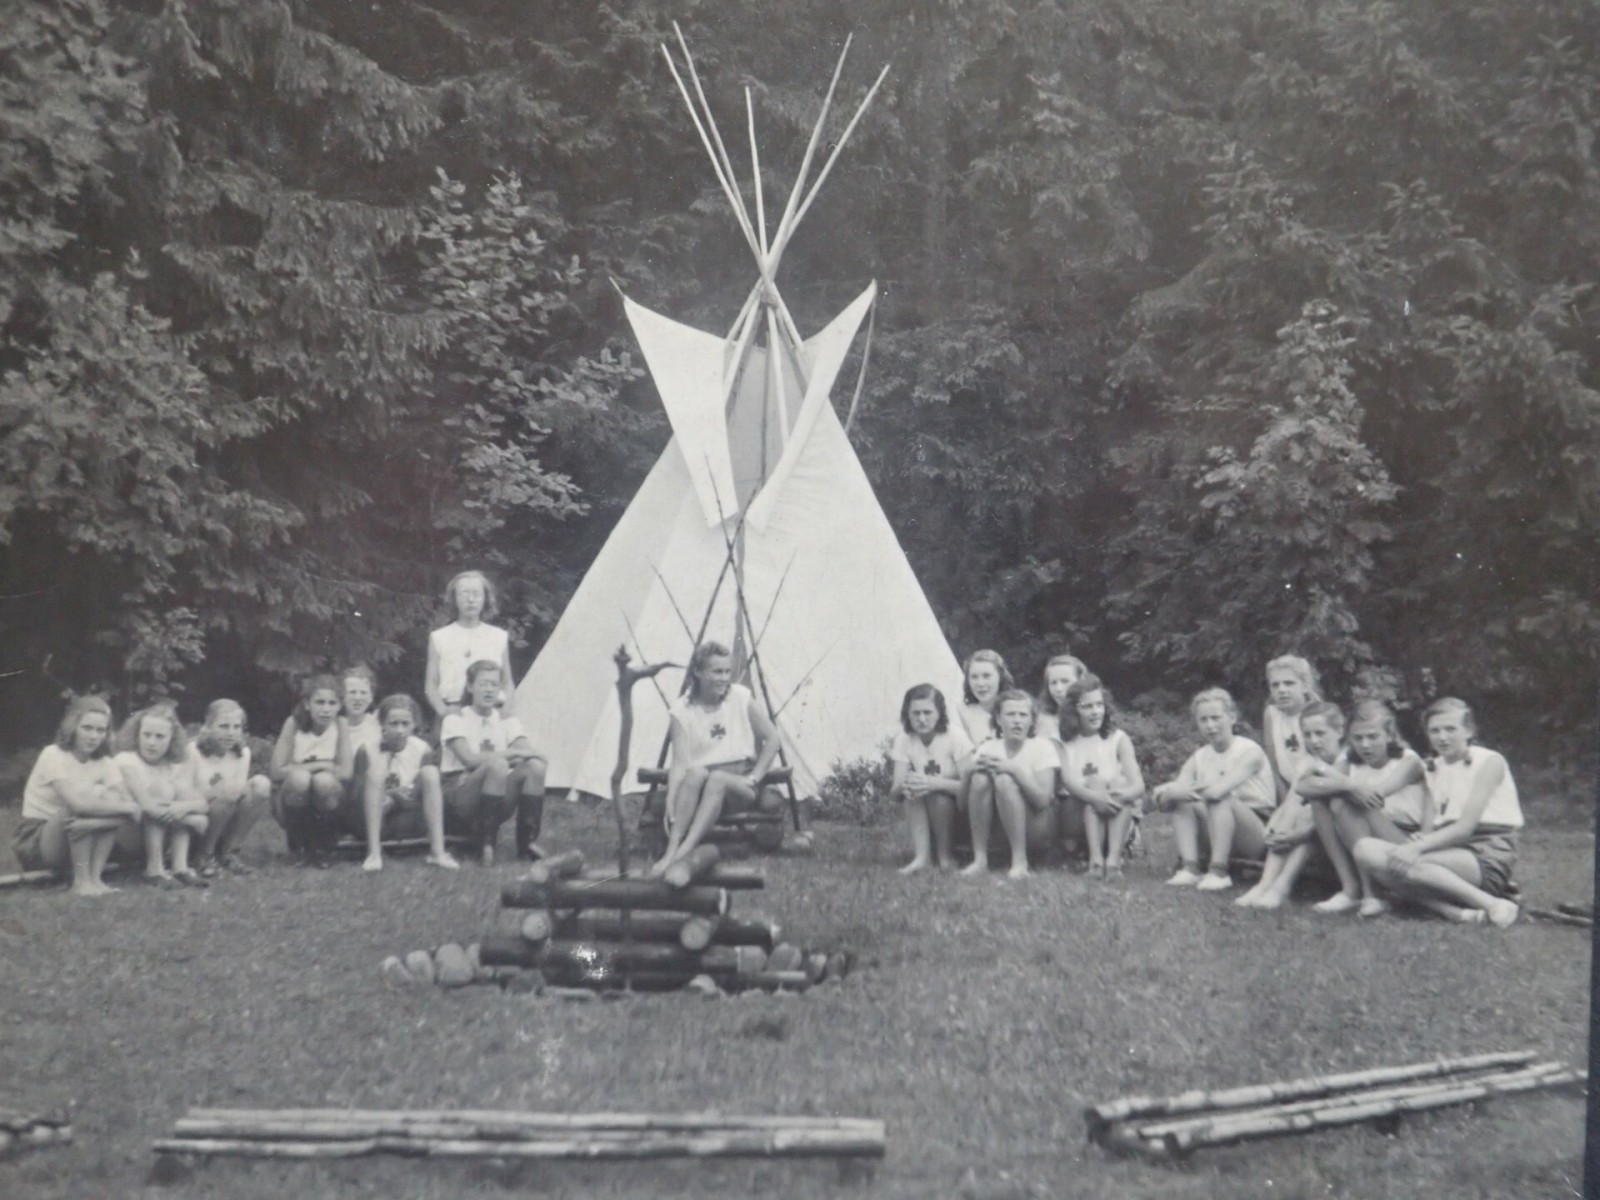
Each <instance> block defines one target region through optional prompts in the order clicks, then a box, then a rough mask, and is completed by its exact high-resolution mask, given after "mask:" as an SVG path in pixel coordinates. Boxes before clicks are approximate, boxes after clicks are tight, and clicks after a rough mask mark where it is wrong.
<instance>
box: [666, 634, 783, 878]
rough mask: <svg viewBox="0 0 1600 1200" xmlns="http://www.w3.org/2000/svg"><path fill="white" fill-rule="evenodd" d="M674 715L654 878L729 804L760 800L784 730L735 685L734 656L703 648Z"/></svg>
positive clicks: (720, 648)
mask: <svg viewBox="0 0 1600 1200" xmlns="http://www.w3.org/2000/svg"><path fill="white" fill-rule="evenodd" d="M684 674H685V679H684V694H683V695H682V696H680V697H679V698H678V699H677V700H676V701H674V702H673V704H672V707H671V708H670V709H669V710H668V719H669V721H670V737H671V740H672V762H671V764H670V765H669V766H668V768H667V810H666V821H667V849H666V853H664V854H663V855H662V856H661V857H660V859H658V860H657V861H656V863H655V865H654V866H652V867H651V868H650V874H651V875H661V874H663V873H664V872H665V871H666V869H667V868H668V867H670V866H671V865H672V864H673V862H674V861H675V860H676V859H678V858H681V857H683V856H684V855H686V854H688V853H689V852H690V851H691V850H693V849H694V848H695V847H696V846H698V845H699V844H700V842H701V840H702V839H703V838H704V837H705V835H706V833H707V832H708V831H709V830H710V829H711V827H712V826H713V825H715V824H716V822H717V818H718V817H720V816H721V815H722V807H723V805H724V803H726V801H727V799H728V797H730V796H737V797H739V798H740V799H742V800H754V799H755V798H756V794H757V792H758V790H759V789H760V787H761V777H762V776H763V775H765V774H766V773H767V771H768V769H769V768H770V767H771V766H772V762H773V759H775V758H776V757H777V755H778V745H779V743H778V731H777V729H776V728H775V727H774V726H773V724H772V721H771V720H770V719H769V718H768V717H767V713H766V710H765V709H764V708H762V707H761V705H759V704H758V703H756V699H755V697H754V696H753V695H751V693H750V689H749V688H747V687H745V686H744V685H743V684H739V683H734V682H733V653H732V652H731V651H730V650H729V649H728V648H727V647H726V646H724V645H722V644H721V643H720V642H701V643H700V645H698V646H696V647H695V650H694V654H693V655H692V656H691V657H690V659H689V669H688V670H687V671H686V672H685V673H684Z"/></svg>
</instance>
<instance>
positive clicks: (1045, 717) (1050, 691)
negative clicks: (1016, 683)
mask: <svg viewBox="0 0 1600 1200" xmlns="http://www.w3.org/2000/svg"><path fill="white" fill-rule="evenodd" d="M1088 673H1089V668H1088V667H1086V666H1084V665H1083V660H1082V659H1081V658H1074V657H1073V656H1072V655H1070V654H1058V655H1056V656H1055V657H1054V658H1052V659H1051V660H1050V661H1049V662H1047V663H1045V665H1044V681H1043V682H1042V683H1041V684H1040V686H1039V697H1038V699H1037V701H1036V702H1035V704H1034V708H1035V709H1036V710H1037V712H1038V715H1037V716H1035V717H1034V719H1033V735H1034V737H1042V738H1048V739H1049V740H1050V741H1052V742H1055V743H1056V744H1057V745H1059V744H1060V743H1061V742H1062V741H1064V740H1065V739H1064V738H1063V737H1062V735H1061V715H1062V709H1063V706H1064V705H1065V704H1066V701H1067V689H1068V688H1069V687H1071V686H1072V685H1073V684H1075V683H1077V682H1078V680H1080V679H1082V678H1083V677H1084V676H1085V675H1087V674H1088Z"/></svg>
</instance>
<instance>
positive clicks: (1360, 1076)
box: [1083, 1050, 1538, 1142]
mask: <svg viewBox="0 0 1600 1200" xmlns="http://www.w3.org/2000/svg"><path fill="white" fill-rule="evenodd" d="M1536 1057H1538V1056H1537V1054H1536V1053H1535V1052H1534V1051H1532V1050H1514V1051H1504V1052H1499V1053H1494V1054H1474V1055H1468V1056H1466V1057H1461V1058H1441V1059H1436V1060H1433V1061H1430V1062H1419V1063H1409V1064H1406V1065H1404V1066H1394V1067H1374V1068H1371V1069H1369V1070H1365V1071H1349V1072H1346V1073H1344V1074H1339V1075H1325V1076H1308V1077H1306V1078H1303V1079H1291V1080H1283V1081H1278V1082H1272V1083H1259V1084H1250V1085H1248V1086H1245V1087H1236V1088H1226V1089H1223V1090H1221V1091H1215V1092H1207V1091H1201V1090H1195V1091H1190V1092H1180V1093H1178V1094H1177V1095H1175V1096H1125V1097H1122V1098H1121V1099H1117V1100H1111V1101H1107V1102H1106V1103H1104V1104H1094V1105H1090V1106H1089V1107H1087V1108H1086V1109H1084V1113H1083V1116H1084V1121H1085V1122H1086V1123H1087V1125H1088V1127H1089V1137H1090V1139H1091V1140H1093V1141H1097V1142H1098V1141H1100V1140H1101V1139H1102V1137H1103V1136H1104V1134H1105V1133H1106V1131H1107V1130H1108V1129H1109V1127H1110V1126H1111V1125H1112V1123H1114V1122H1117V1121H1126V1120H1129V1119H1130V1118H1133V1117H1145V1116H1168V1115H1174V1114H1178V1113H1196V1112H1206V1111H1209V1110H1213V1109H1229V1108H1235V1109H1237V1108H1258V1107H1260V1106H1262V1105H1265V1104H1276V1103H1281V1102H1283V1101H1288V1100H1303V1099H1308V1098H1310V1097H1312V1096H1321V1095H1327V1094H1329V1093H1332V1092H1344V1091H1353V1090H1355V1089H1357V1088H1362V1087H1368V1086H1373V1085H1377V1084H1384V1083H1399V1082H1402V1081H1405V1080H1410V1079H1432V1078H1437V1077H1441V1076H1447V1075H1459V1074H1462V1073H1463V1072H1466V1071H1477V1070H1483V1069H1486V1068H1489V1067H1523V1066H1526V1065H1527V1064H1528V1063H1530V1062H1532V1061H1533V1060H1534V1059H1535V1058H1536Z"/></svg>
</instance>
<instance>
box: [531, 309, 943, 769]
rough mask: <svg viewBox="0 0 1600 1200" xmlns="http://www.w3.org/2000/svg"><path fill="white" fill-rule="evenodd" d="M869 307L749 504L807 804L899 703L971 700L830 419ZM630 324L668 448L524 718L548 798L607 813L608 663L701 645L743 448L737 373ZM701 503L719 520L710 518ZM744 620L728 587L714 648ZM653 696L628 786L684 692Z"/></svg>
mask: <svg viewBox="0 0 1600 1200" xmlns="http://www.w3.org/2000/svg"><path fill="white" fill-rule="evenodd" d="M874 292H875V289H873V288H869V289H868V290H867V291H866V292H864V293H863V294H862V296H861V297H860V298H859V299H858V300H857V301H856V302H855V303H854V304H852V305H851V306H850V307H849V308H847V309H846V310H845V311H844V312H843V313H841V314H840V315H839V317H838V318H836V319H835V320H834V321H833V322H832V323H831V324H830V325H829V326H828V327H827V328H826V329H824V330H823V331H822V332H821V333H819V334H817V335H816V336H815V337H812V338H810V339H808V340H807V341H806V342H805V343H804V345H803V347H801V348H800V350H799V355H798V356H799V358H800V359H801V365H802V366H803V367H804V368H805V369H806V370H807V371H808V372H809V374H810V380H809V386H808V387H807V388H806V390H805V392H804V394H803V397H802V394H801V393H800V390H799V388H798V385H796V386H795V387H794V389H793V391H792V392H791V393H790V395H789V399H788V403H787V408H788V421H787V422H786V424H788V425H789V432H788V436H787V440H786V442H785V441H784V438H783V433H782V431H777V433H776V438H777V441H778V443H779V444H781V445H782V451H781V454H779V455H777V456H776V461H775V462H772V463H770V465H769V469H768V471H767V474H766V478H765V481H764V482H763V483H761V484H760V486H759V488H758V490H756V491H754V493H753V497H752V498H751V499H750V501H749V504H750V512H749V514H748V516H747V517H746V521H745V525H744V530H743V535H744V555H743V586H744V595H745V600H746V603H747V605H748V609H749V613H750V617H751V621H752V623H753V625H754V627H755V630H756V632H757V634H758V636H759V637H760V647H759V652H760V663H761V668H762V671H763V673H764V675H765V680H766V685H767V692H768V695H769V696H770V697H771V700H772V704H773V707H774V708H776V709H778V710H779V711H778V726H779V729H780V732H781V734H782V736H783V741H784V748H785V752H786V754H787V756H788V760H789V762H790V763H791V764H792V765H793V766H794V767H795V776H796V786H797V787H798V788H799V789H800V790H801V792H802V793H803V794H804V793H809V792H811V791H814V789H815V786H816V783H817V780H818V779H819V777H821V776H822V775H825V774H826V773H827V772H828V770H829V769H830V768H831V767H832V765H833V764H834V763H835V762H836V761H848V760H850V759H853V758H858V757H871V756H874V755H876V754H877V752H878V747H879V743H880V742H881V741H882V740H883V739H884V738H886V737H888V736H890V735H891V734H892V733H893V732H894V730H895V728H896V722H897V720H898V716H899V709H900V701H901V698H902V696H903V695H904V693H905V689H906V688H908V687H910V686H911V685H912V684H915V683H933V684H935V685H936V686H938V687H939V688H940V689H941V690H943V691H944V693H945V696H946V697H947V698H948V699H949V700H950V701H951V702H952V703H953V702H954V701H955V700H956V698H957V697H958V696H959V689H960V669H959V667H958V666H957V664H956V661H955V657H954V656H953V655H952V654H951V652H950V647H949V645H948V644H947V643H946V641H945V639H944V634H943V633H942V632H941V631H940V629H939V624H938V621H937V620H936V619H935V618H934V615H933V612H932V610H931V609H930V608H929V607H928V602H927V599H926V598H925V597H924V596H923V594H922V589H921V587H920V586H919V585H918V584H917V580H916V577H915V575H914V574H913V572H912V570H911V566H910V564H909V563H907V562H906V558H905V554H904V553H903V552H902V551H901V549H900V545H899V543H898V542H897V541H896V539H895V536H894V531H893V530H892V529H891V528H890V526H889V522H888V520H887V518H885V516H884V515H883V510H882V508H881V507H880V506H879V504H878V500H877V497H876V496H875V495H874V494H873V491H872V486H871V484H870V483H869V482H868V481H867V477H866V475H865V473H864V472H863V471H862V469H861V464H860V462H859V461H857V459H856V456H855V453H854V451H852V450H851V448H850V444H849V441H848V440H847V438H846V437H845V433H844V430H843V428H842V427H841V426H840V424H839V419H838V416H837V415H836V414H835V412H834V410H833V406H832V404H831V403H830V402H829V399H828V393H829V391H830V390H831V386H832V383H833V381H834V379H835V377H836V376H837V374H838V371H839V367H840V365H841V364H842V363H843V361H844V357H845V354H846V353H847V352H848V349H849V346H850V343H851V340H852V339H853V337H854V335H855V333H856V331H857V329H858V328H859V327H860V323H861V320H862V318H863V316H864V314H865V312H866V310H867V307H868V306H869V304H870V303H871V301H872V299H873V295H874ZM627 311H628V316H629V320H630V322H631V323H632V324H633V326H634V329H635V332H636V333H637V334H638V335H639V338H640V343H641V346H642V347H643V349H644V351H645V357H646V360H647V362H648V363H649V366H650V370H651V375H652V376H653V377H654V378H655V379H656V381H657V385H658V387H659V389H660V391H661V393H662V395H663V398H664V402H665V403H666V404H667V408H668V414H669V417H670V418H671V420H672V424H673V430H674V434H675V436H674V438H673V440H672V442H671V443H669V444H668V446H667V448H666V450H665V451H664V452H663V454H662V455H661V458H660V460H659V461H658V462H657V463H656V465H655V467H654V469H652V471H651V472H650V474H649V475H648V476H647V477H646V479H645V481H644V484H643V485H642V486H641V487H640V489H639V492H638V495H637V496H635V497H634V500H633V502H632V504H630V505H629V507H628V510H627V512H625V513H624V514H623V517H622V519H621V520H620V521H619V522H618V523H617V526H616V528H615V529H614V530H613V531H612V533H611V536H610V538H609V539H607V541H606V544H605V546H604V547H603V548H602V549H601V551H600V554H599V556H598V557H597V558H596V559H595V562H594V565H593V566H592V567H590V569H589V572H588V574H587V575H586V576H585V577H584V580H583V583H582V584H581V585H580V586H579V588H578V591H577V592H576V594H574V596H573V598H572V600H571V601H570V602H569V603H568V605H567V608H566V611H565V612H564V613H563V614H562V617H561V620H560V622H559V623H558V624H557V626H556V628H555V630H554V632H553V633H552V634H551V635H550V638H549V640H548V641H547V642H546V643H545V646H544V648H543V649H542V650H541V651H540V653H539V656H538V658H537V659H536V660H535V662H534V664H533V667H532V668H531V669H530V670H529V672H528V674H527V676H526V677H525V678H524V679H523V681H522V683H521V685H520V686H519V687H518V688H517V691H516V696H515V699H514V707H515V713H516V715H517V716H518V717H519V718H520V719H521V721H522V722H523V724H524V726H525V727H526V728H527V729H528V730H529V731H530V732H531V734H532V737H533V739H534V742H535V744H536V745H537V746H538V747H539V749H540V750H541V752H542V753H544V754H545V755H546V756H547V757H548V759H549V764H550V765H549V775H548V779H549V783H550V786H552V787H553V788H557V789H559V788H576V789H578V790H580V791H585V792H593V793H596V794H601V795H603V794H606V793H607V792H608V791H609V786H610V776H611V772H612V770H613V769H614V767H615V765H616V759H617V738H618V731H619V727H620V715H619V712H618V708H617V698H616V687H615V680H616V671H615V667H614V666H613V664H612V662H611V654H612V652H614V651H615V649H616V648H617V647H618V646H619V645H626V646H627V647H628V649H629V651H630V653H632V654H633V655H634V657H635V658H636V659H640V658H642V659H645V660H648V661H660V660H662V659H670V660H672V661H674V662H678V663H684V662H687V661H688V656H689V653H690V651H691V650H692V638H691V634H690V632H688V631H686V629H685V625H686V624H687V625H688V626H689V627H690V629H698V627H699V623H700V620H701V618H702V616H703V615H704V613H705V611H706V606H707V604H708V603H709V602H710V600H711V597H712V593H713V590H714V589H715V588H716V586H717V580H718V576H719V575H720V574H722V572H723V567H724V564H725V562H726V560H727V557H728V555H727V538H728V537H729V536H730V534H731V531H732V530H733V528H734V527H735V525H736V524H737V517H736V515H735V513H734V509H735V508H736V507H737V506H736V504H735V499H734V497H733V495H732V494H730V491H729V490H728V484H727V480H728V479H729V478H730V475H733V474H737V473H738V471H737V468H735V467H734V466H733V460H734V459H736V458H739V457H741V456H742V455H741V454H740V450H741V447H739V446H737V445H736V446H735V447H734V453H732V454H730V450H729V437H730V434H729V433H728V432H726V431H727V429H728V427H729V426H730V425H734V424H735V423H736V422H735V421H733V420H732V419H731V418H730V419H729V420H728V422H727V423H726V424H723V423H722V422H721V421H719V420H710V419H708V416H709V414H710V412H712V411H713V410H714V411H715V413H716V416H717V417H719V418H720V417H721V411H720V410H721V407H722V397H723V396H725V395H727V390H728V384H729V383H730V382H731V381H729V380H726V379H725V378H724V374H725V372H726V371H728V370H731V369H733V367H734V366H736V364H733V363H730V362H729V359H730V357H731V356H729V355H728V354H727V353H726V350H727V343H726V342H725V341H724V339H721V338H717V337H714V336H712V335H709V334H704V333H701V332H699V331H697V330H694V329H690V328H688V327H687V326H683V325H679V324H678V323H676V322H672V321H669V320H668V319H667V318H665V317H661V316H659V315H658V314H655V313H652V312H650V311H649V310H648V309H644V308H642V307H641V306H639V305H636V304H633V303H632V302H629V304H628V305H627ZM752 349H753V350H754V351H755V352H754V353H751V354H749V355H748V356H747V358H746V360H745V364H744V376H743V378H744V379H745V380H755V381H760V380H761V379H762V378H763V377H764V368H765V363H764V354H763V353H762V352H761V351H760V350H759V348H752ZM756 391H757V392H758V393H760V399H762V401H763V402H770V400H771V397H767V396H765V395H764V392H763V391H762V389H759V388H757V389H756ZM742 392H743V390H742V389H741V393H740V394H736V395H735V397H734V403H735V405H737V404H738V403H739V402H740V400H741V398H742ZM669 396H670V397H671V399H670V400H667V399H666V398H667V397H669ZM770 432H772V431H770V430H769V433H770ZM742 449H743V451H744V452H745V453H748V452H749V449H750V448H749V447H743V448H742ZM725 471H726V472H728V474H724V472H725ZM713 481H718V482H715V484H714V486H713ZM708 490H709V491H710V492H711V504H710V510H709V519H708V513H707V509H706V507H705V506H704V504H703V501H702V496H703V494H704V493H705V492H706V491H708ZM719 506H720V507H721V509H722V512H723V515H724V519H723V520H718V515H717V513H718V507H719ZM736 603H737V595H736V591H735V588H734V585H733V579H732V576H731V573H730V574H729V575H728V577H727V578H725V579H724V580H723V583H722V586H721V589H720V591H718V592H717V602H716V606H715V609H714V611H713V616H712V619H711V621H710V623H709V625H708V626H707V630H706V634H707V636H708V637H709V638H712V639H715V640H718V641H721V642H723V643H725V644H729V645H731V644H732V642H733V635H734V623H735V611H736ZM656 683H657V684H658V685H659V687H653V686H652V685H651V684H649V683H640V684H638V685H637V686H636V687H635V688H634V693H633V703H634V732H633V738H632V744H631V746H630V749H629V755H628V761H629V764H630V768H637V767H638V766H654V765H655V764H656V762H657V760H658V757H659V754H660V751H661V747H662V744H663V742H664V740H665V738H666V734H667V711H666V709H667V703H668V702H670V701H671V700H672V699H674V698H676V696H677V695H678V693H679V690H680V688H681V684H682V672H681V671H678V670H668V671H664V672H663V673H662V674H661V675H659V676H658V677H657V679H656ZM628 786H630V787H631V786H633V785H632V783H631V781H630V782H629V785H628Z"/></svg>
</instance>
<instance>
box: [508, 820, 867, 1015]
mask: <svg viewBox="0 0 1600 1200" xmlns="http://www.w3.org/2000/svg"><path fill="white" fill-rule="evenodd" d="M764 886H765V881H764V879H763V877H762V875H761V872H760V871H759V869H757V868H754V867H745V866H735V865H728V864H724V863H722V862H721V861H720V856H719V854H718V851H717V848H716V847H715V846H700V847H698V848H697V849H696V850H694V851H693V852H692V853H691V854H689V855H688V856H687V857H686V858H684V859H682V860H681V861H679V862H677V863H674V864H673V865H672V867H671V868H669V869H668V871H667V872H666V874H665V876H664V877H662V878H660V879H644V878H638V877H633V876H629V877H622V876H618V875H615V874H606V873H603V872H593V871H591V872H585V871H584V869H583V856H582V855H581V854H580V853H579V852H577V851H575V850H574V851H569V852H567V853H565V854H561V855H557V856H555V857H553V858H550V859H546V860H545V861H543V862H540V863H536V864H535V865H534V868H533V870H532V871H531V872H530V873H529V874H528V875H527V876H526V877H525V878H523V879H520V880H518V881H516V882H515V883H511V884H508V885H507V886H506V888H505V889H504V891H503V892H502V894H501V898H500V899H501V903H502V904H503V905H504V906H505V907H506V908H512V909H531V910H533V911H531V912H529V913H528V915H527V916H526V917H525V918H524V919H523V921H522V923H521V929H520V930H519V932H518V933H515V934H509V935H498V936H494V937H489V938H485V939H484V940H483V942H482V944H481V947H480V951H479V959H480V962H481V964H482V966H483V967H484V968H486V969H494V968H500V969H504V968H518V969H521V970H524V971H537V972H538V973H539V975H540V977H541V978H542V981H543V983H544V984H545V985H547V986H549V987H552V988H581V989H586V990H591V991H608V990H614V989H621V988H631V989H633V990H637V991H662V990H669V989H674V988H681V987H684V986H686V985H688V984H690V983H691V982H696V983H697V985H698V986H699V987H700V988H701V989H703V990H706V991H710V990H711V989H712V988H713V987H714V988H715V989H716V990H717V991H734V992H736V991H744V990H748V989H752V988H761V989H765V990H768V991H774V990H785V991H804V990H805V989H806V988H809V987H811V986H812V985H813V984H816V983H820V982H821V981H822V980H824V979H827V978H839V979H842V978H843V977H844V975H845V974H847V973H848V971H849V970H850V966H851V958H850V956H849V955H848V954H846V953H842V952H836V953H833V954H828V953H825V952H823V951H819V950H806V949H803V948H801V947H800V946H797V945H794V944H793V943H790V942H785V941H784V940H782V932H781V930H780V929H779V928H778V926H777V925H776V924H775V923H774V922H771V921H767V920H762V919H741V918H737V917H734V916H733V915H732V914H731V913H730V911H729V910H730V908H731V905H732V902H731V899H730V896H731V894H732V893H734V892H738V891H750V890H754V889H758V888H761V887H764Z"/></svg>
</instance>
